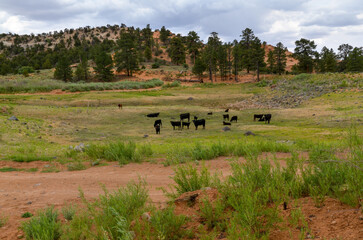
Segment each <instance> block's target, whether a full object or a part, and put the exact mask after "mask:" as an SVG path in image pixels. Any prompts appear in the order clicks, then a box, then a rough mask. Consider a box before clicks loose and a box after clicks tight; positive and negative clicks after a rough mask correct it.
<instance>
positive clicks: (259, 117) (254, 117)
mask: <svg viewBox="0 0 363 240" xmlns="http://www.w3.org/2000/svg"><path fill="white" fill-rule="evenodd" d="M257 118H258V121H261V118H263V114H255V115H253V121H254V122H255V121H256V119H257Z"/></svg>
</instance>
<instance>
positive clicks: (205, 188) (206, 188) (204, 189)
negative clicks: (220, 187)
mask: <svg viewBox="0 0 363 240" xmlns="http://www.w3.org/2000/svg"><path fill="white" fill-rule="evenodd" d="M211 189H212V188H211V187H204V188H201V189H200V190H203V191H208V190H211Z"/></svg>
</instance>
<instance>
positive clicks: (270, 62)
mask: <svg viewBox="0 0 363 240" xmlns="http://www.w3.org/2000/svg"><path fill="white" fill-rule="evenodd" d="M275 69H276V63H275V56H274V52H273V51H271V50H269V51H268V54H267V70H268V72H269V73H275Z"/></svg>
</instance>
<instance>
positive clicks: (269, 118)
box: [263, 114, 272, 124]
mask: <svg viewBox="0 0 363 240" xmlns="http://www.w3.org/2000/svg"><path fill="white" fill-rule="evenodd" d="M271 117H272V116H271V114H264V115H263V120H264V121H265V123H266V122H268V124H270V121H271Z"/></svg>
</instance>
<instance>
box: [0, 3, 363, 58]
mask: <svg viewBox="0 0 363 240" xmlns="http://www.w3.org/2000/svg"><path fill="white" fill-rule="evenodd" d="M121 23H124V24H126V25H127V26H135V27H140V28H143V27H145V26H146V24H148V23H149V24H150V25H151V28H152V29H160V28H161V27H162V26H165V27H166V28H168V29H170V30H172V31H173V32H175V33H181V34H183V35H186V34H187V33H188V32H189V31H190V30H194V31H196V32H198V34H199V35H200V36H201V38H202V39H204V40H206V39H207V38H208V35H209V34H210V33H211V32H217V33H218V34H219V36H220V37H221V38H222V40H223V41H233V40H234V39H240V35H241V31H242V30H243V29H245V28H247V27H249V28H251V29H252V30H253V31H254V33H255V35H256V36H258V37H259V38H260V39H261V40H263V41H266V42H267V43H268V44H272V45H275V44H276V43H277V42H279V41H281V42H282V43H283V44H284V45H285V46H287V47H288V48H289V49H290V50H293V49H294V47H295V44H294V42H295V41H296V40H298V39H300V38H307V39H310V40H314V41H315V43H316V44H318V49H321V48H322V47H323V46H327V47H329V48H333V49H334V50H335V51H337V47H338V46H339V45H340V44H342V43H349V44H350V45H352V46H357V47H360V46H363V3H362V1H361V0H199V1H198V0H170V1H169V0H0V33H8V32H12V33H17V34H29V33H35V34H37V33H42V32H49V31H54V30H61V29H64V28H78V27H83V26H87V25H88V26H105V25H107V24H111V25H113V24H119V25H120V24H121Z"/></svg>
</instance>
